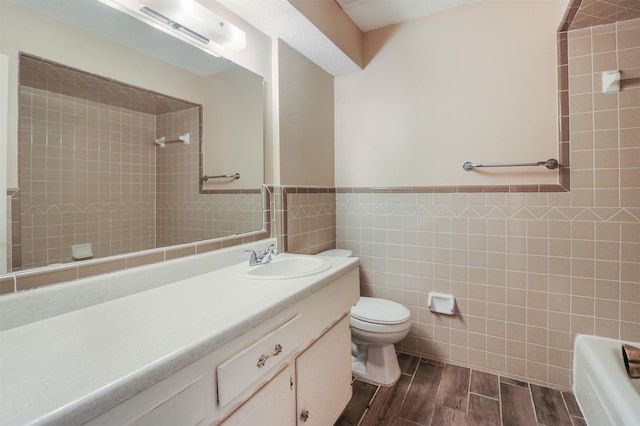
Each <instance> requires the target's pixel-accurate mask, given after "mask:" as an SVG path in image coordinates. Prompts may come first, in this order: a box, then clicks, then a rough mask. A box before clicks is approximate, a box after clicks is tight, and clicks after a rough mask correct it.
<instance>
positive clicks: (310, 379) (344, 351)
mask: <svg viewBox="0 0 640 426" xmlns="http://www.w3.org/2000/svg"><path fill="white" fill-rule="evenodd" d="M350 399H351V335H350V331H349V316H348V315H345V316H344V317H343V318H342V319H341V320H340V321H339V322H338V323H337V324H336V325H334V326H333V327H331V329H330V330H329V331H327V332H326V333H325V334H324V335H322V337H320V338H319V339H318V340H316V341H315V342H314V343H313V344H312V345H311V346H309V347H308V348H307V349H306V350H305V351H304V352H303V353H302V354H300V355H299V356H298V357H297V358H296V359H295V369H294V368H293V367H292V365H287V366H286V367H285V368H283V369H282V370H281V371H280V373H278V374H277V375H276V377H274V378H273V379H272V380H271V381H270V382H269V383H267V384H266V385H265V386H264V387H263V388H261V389H260V390H259V391H258V392H257V393H256V394H255V395H254V396H252V397H251V398H250V399H249V400H248V401H247V402H245V403H244V404H243V405H242V406H241V407H240V408H239V409H238V410H237V411H235V412H234V413H233V414H232V415H231V416H229V417H228V418H227V419H226V420H225V421H224V422H223V425H224V426H236V425H247V426H255V425H278V426H285V425H296V424H298V425H304V426H307V425H321V426H322V425H331V424H333V423H335V421H336V420H337V419H338V417H339V416H340V413H342V410H343V409H344V407H345V406H346V405H347V403H348V402H349V400H350Z"/></svg>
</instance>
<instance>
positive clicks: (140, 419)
mask: <svg viewBox="0 0 640 426" xmlns="http://www.w3.org/2000/svg"><path fill="white" fill-rule="evenodd" d="M264 285H278V284H277V283H265V284H264ZM358 297H359V278H358V269H357V268H354V269H351V270H349V272H346V273H345V274H343V275H341V276H339V277H338V278H337V279H334V280H333V281H332V282H329V283H326V284H324V285H323V286H321V287H319V288H318V290H316V291H315V292H313V293H311V294H309V295H308V296H306V297H304V298H302V299H301V300H299V301H297V302H296V303H293V304H291V305H290V306H289V307H288V308H286V309H284V310H281V311H280V312H278V313H276V314H274V315H273V316H272V317H271V318H269V319H268V320H266V321H264V322H263V323H262V324H259V325H258V326H256V327H254V328H252V329H250V330H248V331H247V332H245V333H244V334H242V335H240V336H237V337H236V338H235V339H233V340H231V341H230V342H229V343H227V344H225V345H224V346H222V347H220V348H218V349H217V350H215V351H214V352H212V353H210V354H209V355H207V356H205V357H204V358H201V359H199V360H197V361H195V362H193V363H192V364H191V365H189V366H188V367H186V368H183V369H182V370H180V371H177V372H176V373H174V374H172V375H171V376H169V377H167V378H165V379H163V380H162V381H160V382H159V383H156V384H155V385H153V386H151V387H150V388H148V389H146V390H145V391H142V392H140V393H139V394H137V395H135V396H134V397H132V398H130V399H129V400H127V401H125V402H124V403H122V404H120V405H118V406H116V407H115V408H112V409H111V410H109V411H107V412H105V413H104V414H102V415H100V416H98V417H96V418H95V419H93V420H92V421H90V422H89V424H91V425H94V426H95V425H109V426H111V425H116V424H135V425H147V424H148V425H154V426H158V425H167V426H175V425H176V424H180V425H181V426H187V425H215V424H223V425H225V426H226V425H263V424H264V425H267V424H268V425H272V424H273V425H279V426H280V425H296V424H298V425H305V426H306V425H315V424H318V425H326V424H332V423H333V422H334V421H335V420H336V419H337V418H338V416H339V415H340V413H341V412H342V410H343V409H344V407H345V406H346V404H347V403H348V401H349V399H350V397H351V339H350V331H349V312H350V308H351V306H353V305H354V304H355V303H356V302H357V300H358ZM304 413H307V414H304Z"/></svg>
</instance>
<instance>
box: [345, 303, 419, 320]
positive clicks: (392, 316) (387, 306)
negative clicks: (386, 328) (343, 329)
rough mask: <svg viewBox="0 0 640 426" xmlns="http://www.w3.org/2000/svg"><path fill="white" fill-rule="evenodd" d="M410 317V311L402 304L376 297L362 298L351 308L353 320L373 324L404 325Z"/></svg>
mask: <svg viewBox="0 0 640 426" xmlns="http://www.w3.org/2000/svg"><path fill="white" fill-rule="evenodd" d="M410 316H411V312H410V311H409V309H407V308H406V307H404V306H402V305H401V304H399V303H396V302H393V301H391V300H386V299H379V298H376V297H361V298H360V300H358V303H356V305H355V306H353V307H351V318H354V319H357V320H360V322H366V323H371V324H379V325H394V324H402V323H404V322H406V321H407V320H408V319H409V317H410Z"/></svg>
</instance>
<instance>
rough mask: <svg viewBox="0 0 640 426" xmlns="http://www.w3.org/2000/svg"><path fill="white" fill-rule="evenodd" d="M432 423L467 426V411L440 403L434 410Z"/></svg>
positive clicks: (441, 425)
mask: <svg viewBox="0 0 640 426" xmlns="http://www.w3.org/2000/svg"><path fill="white" fill-rule="evenodd" d="M430 424H431V425H432V426H443V425H447V426H465V425H466V424H467V413H465V412H464V411H460V410H454V409H453V408H449V407H445V406H443V405H438V406H436V407H435V409H434V411H433V417H432V419H431V423H430Z"/></svg>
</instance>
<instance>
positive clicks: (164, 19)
mask: <svg viewBox="0 0 640 426" xmlns="http://www.w3.org/2000/svg"><path fill="white" fill-rule="evenodd" d="M140 11H141V12H143V13H146V14H147V15H149V16H151V17H152V18H153V19H155V20H156V21H158V22H161V23H163V24H165V25H168V26H170V27H171V28H173V29H174V30H178V31H181V32H183V33H185V34H186V35H188V36H190V37H193V38H195V39H196V40H198V41H200V42H202V43H204V44H208V43H209V41H210V40H209V39H208V38H207V37H205V36H203V35H202V34H200V33H197V32H195V31H193V30H192V29H189V28H187V27H185V26H184V25H182V24H180V23H178V22H176V21H174V20H172V19H169V18H167V17H166V16H164V15H163V14H161V13H160V12H156V11H155V10H153V9H151V8H150V7H149V6H142V7H140Z"/></svg>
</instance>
